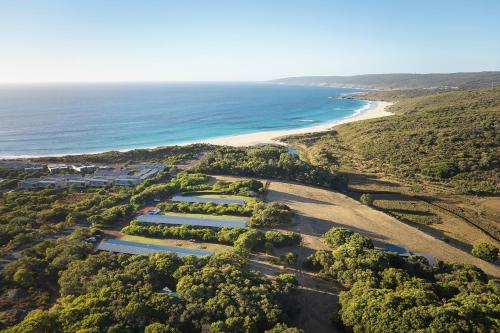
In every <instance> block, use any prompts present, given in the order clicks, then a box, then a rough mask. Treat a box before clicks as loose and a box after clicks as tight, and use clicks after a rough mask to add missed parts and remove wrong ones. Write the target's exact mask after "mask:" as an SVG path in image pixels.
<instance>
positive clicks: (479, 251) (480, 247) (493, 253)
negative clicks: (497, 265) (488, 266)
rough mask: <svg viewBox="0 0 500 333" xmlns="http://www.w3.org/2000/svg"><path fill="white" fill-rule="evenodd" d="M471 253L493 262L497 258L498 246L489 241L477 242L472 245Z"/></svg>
mask: <svg viewBox="0 0 500 333" xmlns="http://www.w3.org/2000/svg"><path fill="white" fill-rule="evenodd" d="M471 253H472V255H473V256H475V257H478V258H481V259H483V260H486V261H490V262H494V261H495V260H497V258H498V248H497V247H495V246H494V245H492V244H489V243H479V244H476V245H474V246H473V247H472V251H471Z"/></svg>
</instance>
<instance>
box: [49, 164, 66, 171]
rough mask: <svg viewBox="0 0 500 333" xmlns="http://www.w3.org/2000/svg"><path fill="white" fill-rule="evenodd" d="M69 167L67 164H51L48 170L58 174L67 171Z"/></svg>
mask: <svg viewBox="0 0 500 333" xmlns="http://www.w3.org/2000/svg"><path fill="white" fill-rule="evenodd" d="M68 168H69V167H68V166H67V165H66V164H49V165H47V169H49V172H50V173H57V172H61V171H67V170H68Z"/></svg>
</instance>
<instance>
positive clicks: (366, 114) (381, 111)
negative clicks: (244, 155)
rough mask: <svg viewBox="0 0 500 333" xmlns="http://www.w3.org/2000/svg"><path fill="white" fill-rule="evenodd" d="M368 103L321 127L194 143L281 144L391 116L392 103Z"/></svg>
mask: <svg viewBox="0 0 500 333" xmlns="http://www.w3.org/2000/svg"><path fill="white" fill-rule="evenodd" d="M368 102H370V105H369V107H368V108H366V109H360V110H358V111H357V113H355V114H353V115H351V116H349V117H346V118H343V119H340V120H335V121H331V122H328V123H326V124H322V125H316V126H310V127H304V128H297V129H290V130H280V131H266V132H257V133H250V134H240V135H231V136H226V137H221V138H214V139H207V140H204V141H199V142H196V143H208V144H214V145H221V146H233V147H245V146H256V145H261V144H283V142H281V141H280V140H279V139H280V137H284V136H288V135H294V134H305V133H313V132H324V131H328V130H330V129H331V128H332V127H334V126H337V125H341V124H347V123H352V122H355V121H360V120H366V119H374V118H381V117H386V116H391V115H393V113H392V112H388V111H386V108H387V107H389V106H390V105H392V104H393V103H390V102H383V101H368Z"/></svg>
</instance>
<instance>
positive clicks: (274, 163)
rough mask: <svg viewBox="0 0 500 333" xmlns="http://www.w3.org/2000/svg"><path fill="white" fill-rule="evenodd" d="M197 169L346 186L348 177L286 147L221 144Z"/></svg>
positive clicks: (194, 169)
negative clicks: (223, 145)
mask: <svg viewBox="0 0 500 333" xmlns="http://www.w3.org/2000/svg"><path fill="white" fill-rule="evenodd" d="M193 171H196V172H204V173H209V174H229V175H237V176H250V177H265V178H276V179H285V180H292V181H298V182H303V183H306V184H312V185H319V186H325V187H330V188H336V189H343V188H345V187H346V186H347V179H346V178H345V177H344V175H342V174H338V173H336V172H335V171H334V170H333V169H331V168H329V167H328V166H322V167H318V166H311V165H309V164H306V163H304V162H303V161H301V160H300V159H299V158H298V157H297V156H295V155H293V154H290V153H288V152H287V150H286V148H284V147H274V146H266V147H255V148H231V147H219V148H217V149H215V150H214V151H212V152H211V153H210V154H208V155H207V156H206V157H205V158H204V159H203V160H201V161H200V163H199V164H198V165H197V166H195V167H194V168H193Z"/></svg>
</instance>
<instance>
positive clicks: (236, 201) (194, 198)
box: [171, 195, 245, 205]
mask: <svg viewBox="0 0 500 333" xmlns="http://www.w3.org/2000/svg"><path fill="white" fill-rule="evenodd" d="M171 201H177V202H201V203H206V202H213V203H215V204H228V205H229V204H233V205H244V204H245V200H242V199H226V198H213V197H204V196H183V195H176V196H174V197H172V199H171Z"/></svg>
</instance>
